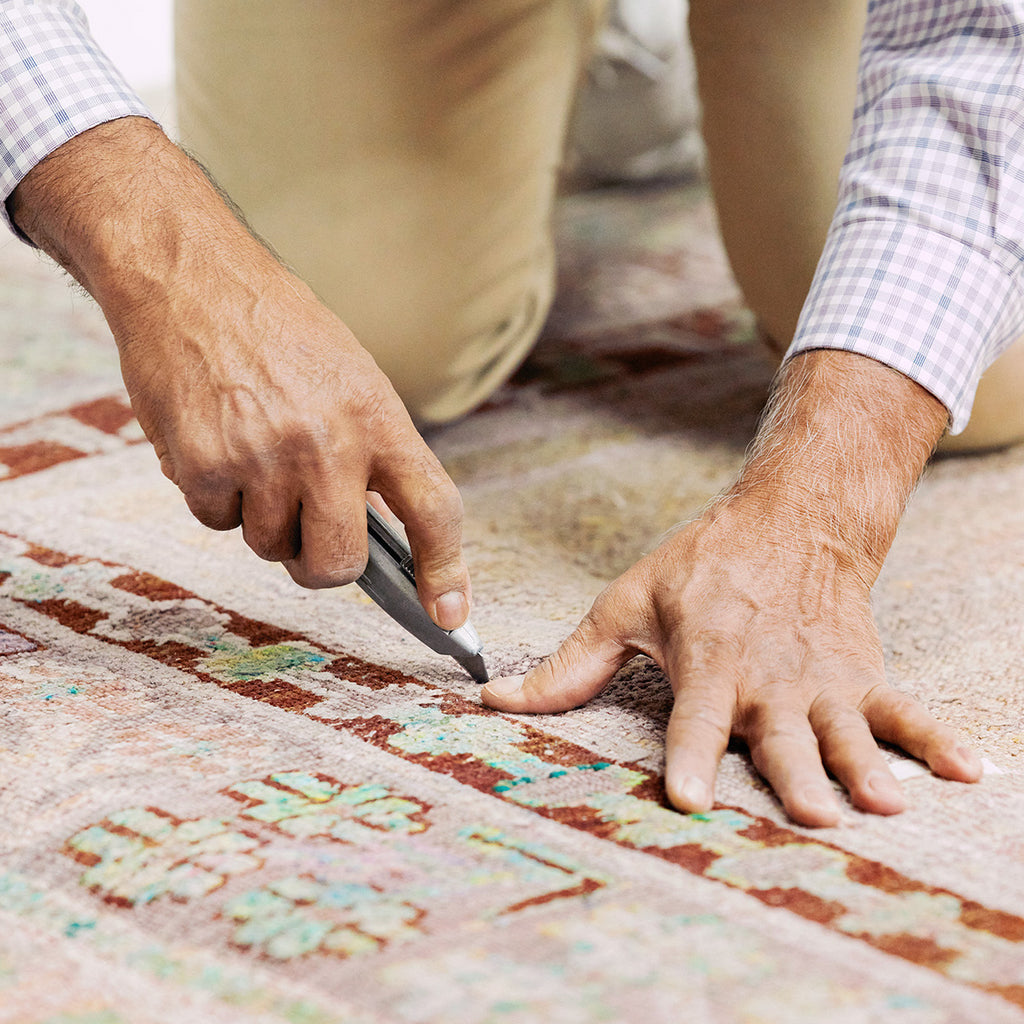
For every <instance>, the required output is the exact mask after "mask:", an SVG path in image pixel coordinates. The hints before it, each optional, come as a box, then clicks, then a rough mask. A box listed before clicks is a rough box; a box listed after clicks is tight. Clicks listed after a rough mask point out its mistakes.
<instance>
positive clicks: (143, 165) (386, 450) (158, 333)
mask: <svg viewBox="0 0 1024 1024" xmlns="http://www.w3.org/2000/svg"><path fill="white" fill-rule="evenodd" d="M10 209H11V211H12V214H13V216H14V218H15V221H16V223H18V225H19V226H20V227H21V228H22V230H23V231H25V233H26V234H27V235H28V236H29V237H30V238H31V239H32V240H33V241H35V242H36V244H37V245H39V246H40V248H42V249H43V250H44V251H46V252H47V253H49V254H50V255H51V256H53V257H54V258H55V259H56V260H58V262H60V263H61V264H62V265H63V266H64V267H65V268H66V269H67V270H68V271H69V272H70V273H71V274H73V275H74V277H75V278H76V279H77V280H78V281H79V282H80V283H81V284H83V285H84V286H85V287H86V289H87V290H88V291H89V292H90V293H91V294H92V295H93V297H94V298H95V299H96V300H97V302H99V304H100V307H101V308H102V309H103V312H104V314H105V316H106V318H107V322H108V323H109V324H110V327H111V330H112V331H113V333H114V338H115V339H116V341H117V344H118V348H119V350H120V353H121V370H122V373H123V376H124V381H125V385H126V386H127V388H128V393H129V395H130V397H131V401H132V407H133V408H134V410H135V413H136V415H137V417H138V419H139V423H140V424H141V425H142V428H143V430H144V431H145V433H146V436H147V437H148V438H149V440H150V441H151V442H152V443H153V446H154V448H155V449H156V452H157V455H158V456H159V458H160V465H161V468H162V469H163V472H164V473H165V474H166V475H167V476H168V477H169V478H170V479H171V480H173V481H174V483H175V484H177V485H178V487H179V488H181V490H182V492H183V493H184V495H185V500H186V501H187V502H188V506H189V508H190V509H191V510H192V512H193V514H194V515H195V516H196V518H197V519H199V521H200V522H202V523H204V524H205V525H207V526H209V527H211V528H213V529H216V530H230V529H233V528H234V527H236V526H239V525H240V526H241V527H242V535H243V537H244V538H245V541H246V543H247V544H248V545H249V546H250V547H251V548H252V549H253V550H254V551H255V552H256V553H257V554H258V555H259V556H260V557H262V558H265V559H269V560H272V561H279V562H282V563H283V564H284V565H285V567H286V568H287V570H288V572H289V573H290V574H291V576H292V578H293V579H294V580H295V581H296V582H297V583H300V584H301V585H303V586H306V587H330V586H338V585H340V584H344V583H350V582H352V581H354V580H355V579H357V578H358V577H359V575H360V574H361V573H362V571H363V568H364V566H365V564H366V557H367V533H366V505H365V503H366V497H367V491H375V492H377V493H379V494H380V495H381V496H382V497H383V498H384V500H385V501H386V502H387V504H388V506H389V507H390V508H391V509H392V510H393V511H394V512H395V513H396V514H397V515H398V517H399V518H400V519H401V520H402V522H403V523H404V524H405V528H406V532H407V534H408V537H409V544H410V546H411V548H412V552H413V559H414V561H415V564H416V579H417V585H418V588H419V596H420V600H421V601H422V603H423V606H424V608H425V609H426V610H427V612H428V614H430V616H431V618H432V619H433V620H434V621H435V622H436V623H437V624H438V625H439V626H441V627H442V628H445V629H454V628H456V627H457V626H460V625H462V624H463V622H465V620H466V618H467V616H468V614H469V601H470V586H469V574H468V572H467V570H466V566H465V564H464V562H463V560H462V553H461V529H462V502H461V499H460V497H459V493H458V491H457V490H456V488H455V485H454V484H453V483H452V481H451V480H450V479H449V478H448V476H447V474H446V473H445V472H444V470H443V469H442V467H441V465H440V463H439V462H438V460H437V459H436V457H435V456H434V455H433V453H432V452H431V451H430V449H429V448H428V447H427V445H426V443H425V442H424V441H423V439H422V438H421V437H420V435H419V433H418V432H417V430H416V428H415V427H414V426H413V423H412V421H411V419H410V417H409V414H408V413H407V412H406V410H405V407H404V406H403V405H402V402H401V400H400V399H399V397H398V395H397V394H396V393H395V390H394V388H392V386H391V384H390V382H389V381H388V380H387V378H386V377H385V376H384V374H383V373H382V372H381V370H380V369H379V368H378V367H377V365H376V363H374V361H373V359H372V358H371V357H370V355H369V353H368V352H367V351H366V350H365V349H363V348H362V346H360V345H359V343H358V342H357V341H356V339H355V338H354V337H353V335H352V333H351V332H350V331H349V330H348V328H347V327H346V326H345V325H344V324H343V323H342V322H341V321H340V320H339V319H338V318H337V317H336V316H335V315H334V314H333V313H331V312H330V311H329V310H327V309H326V308H325V307H324V306H323V305H322V304H321V303H320V302H319V301H318V300H317V299H316V297H315V296H314V295H313V293H312V292H311V291H310V289H309V288H308V287H307V286H306V285H304V284H303V283H302V282H301V281H299V280H298V279H297V278H296V277H295V276H294V275H293V274H291V273H290V272H289V271H288V270H287V269H285V268H284V267H283V266H282V265H281V264H280V263H279V262H278V261H277V260H276V259H275V258H274V257H273V256H272V255H271V254H270V253H269V252H268V251H267V249H266V248H265V247H264V246H263V245H261V244H260V243H259V242H258V241H257V240H256V239H255V238H254V237H253V236H252V235H251V234H250V233H249V232H248V230H247V229H246V228H245V227H244V226H243V225H242V224H241V223H240V222H239V221H238V220H237V219H236V217H235V216H234V214H233V213H232V212H231V211H230V210H229V208H228V207H227V205H226V203H225V202H224V200H223V199H222V198H221V197H220V196H219V195H218V194H217V192H216V190H215V189H214V188H213V187H212V186H211V184H210V183H209V182H208V181H207V179H206V178H205V177H204V176H203V174H202V173H201V171H200V170H199V168H198V167H197V166H196V165H195V164H194V163H193V162H192V161H191V160H189V159H188V158H187V157H186V156H185V154H184V153H182V152H181V151H180V150H179V149H178V148H177V147H176V146H174V144H173V143H171V141H170V140H169V139H168V138H167V137H166V136H165V135H164V134H163V133H162V132H161V131H160V130H159V128H157V126H156V125H154V124H152V123H151V122H149V121H147V120H145V119H142V118H123V119H121V120H118V121H113V122H110V123H108V124H104V125H100V126H98V127H96V128H93V129H90V130H89V131H86V132H84V133H82V134H81V135H78V136H76V137H75V138H74V139H72V140H71V141H70V142H67V143H65V144H64V145H63V146H61V147H59V148H58V149H57V150H55V151H54V152H53V153H52V154H50V156H48V157H47V158H46V159H45V160H43V161H42V162H41V163H40V164H38V165H37V166H36V167H35V168H34V169H33V170H32V171H31V172H29V174H28V176H27V177H26V178H25V179H24V180H23V181H22V183H21V184H20V185H19V186H18V188H17V189H16V190H15V192H14V193H13V195H12V197H11V202H10Z"/></svg>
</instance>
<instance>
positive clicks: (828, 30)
mask: <svg viewBox="0 0 1024 1024" xmlns="http://www.w3.org/2000/svg"><path fill="white" fill-rule="evenodd" d="M605 2H606V0H304V2H302V3H271V2H269V0H177V4H176V25H175V29H176V44H177V58H178V99H179V114H178V116H179V122H180V125H181V131H182V137H183V141H184V143H185V144H186V145H187V146H188V147H189V148H190V149H192V150H193V151H194V152H195V153H196V155H197V156H198V157H199V159H201V160H202V161H203V162H204V163H206V164H207V165H208V166H209V167H210V169H211V171H212V172H213V174H214V175H215V177H217V179H218V180H219V181H220V182H221V183H222V184H223V185H224V187H225V188H226V189H227V191H228V192H229V193H230V194H231V195H232V197H233V198H234V199H235V200H236V201H237V202H238V204H239V205H240V206H241V208H242V209H243V210H244V211H245V213H246V215H247V217H248V218H249V220H250V222H251V223H252V225H253V227H254V228H255V230H256V231H258V232H259V233H260V234H262V235H263V236H264V237H265V238H267V239H268V240H269V241H270V242H271V244H272V245H273V246H274V247H275V248H276V249H277V251H278V252H279V253H280V254H281V256H282V258H283V259H284V260H285V261H286V262H287V263H288V264H289V265H291V266H292V267H294V268H295V270H296V271H297V272H298V273H299V275H300V276H301V277H303V278H304V279H305V280H306V281H308V282H309V283H310V285H311V286H312V287H313V288H314V290H316V291H317V292H318V294H319V295H320V296H321V298H322V299H323V300H324V301H325V302H326V303H327V305H328V306H330V307H331V308H332V309H334V310H335V311H336V312H337V313H338V315H339V316H341V318H342V319H343V320H344V321H345V322H346V323H347V324H348V325H349V327H351V328H352V330H353V331H354V332H355V335H356V337H358V338H359V339H360V341H361V342H362V343H363V345H365V346H366V348H368V349H369V350H370V352H372V353H373V355H374V357H375V358H376V360H377V362H378V363H379V364H380V365H381V367H382V369H383V370H384V371H385V373H387V374H388V376H389V377H390V378H391V380H392V381H393V382H394V384H395V386H396V388H397V389H398V392H399V394H401V396H402V397H403V399H404V400H405V402H406V404H407V405H408V406H409V408H410V411H411V412H412V414H413V415H414V417H416V418H417V420H419V421H420V422H422V423H435V422H442V421H445V420H448V419H452V418H454V417H457V416H459V415H461V414H462V413H464V412H466V411H468V410H469V409H471V408H472V407H473V406H474V405H477V404H478V403H479V402H481V401H483V400H484V399H485V398H486V397H487V396H488V395H489V394H490V393H491V392H492V391H493V390H494V389H495V388H496V387H497V386H498V385H499V384H500V383H501V382H502V381H503V380H504V379H505V378H506V377H507V376H508V374H509V373H511V372H512V370H513V369H514V368H515V367H516V365H517V364H518V363H519V362H520V361H521V359H522V358H523V357H524V356H525V354H526V353H527V352H528V350H529V348H530V347H531V345H532V344H533V342H534V341H535V339H536V336H537V334H538V332H539V330H540V327H541V325H542V323H543V320H544V317H545V314H546V313H547V310H548V307H549V305H550V302H551V299H552V295H553V287H554V251H553V244H552V237H551V212H552V206H553V202H554V198H555V190H556V184H557V179H558V168H559V164H560V161H561V157H562V147H563V143H564V139H565V135H566V131H567V127H568V123H569V118H570V113H571V109H572V104H573V98H574V94H575V90H576V85H577V82H578V81H579V77H580V74H581V72H582V70H583V68H584V67H585V64H586V61H587V58H588V56H589V53H590V51H591V47H592V44H593V41H594V37H595V33H596V30H597V28H598V27H599V24H600V19H601V15H602V10H603V8H604V6H605ZM652 2H655V0H652ZM865 4H866V0H756V2H751V0H691V11H690V35H691V40H692V43H693V47H694V52H695V57H696V61H697V68H698V76H699V86H700V96H701V102H702V104H703V109H704V134H705V140H706V143H707V147H708V161H709V169H710V174H711V180H712V186H713V189H714V192H715V197H716V202H717V205H718V210H719V218H720V222H721V227H722V234H723V238H724V240H725V243H726V248H727V251H728V253H729V258H730V261H731V263H732V266H733V269H734V272H735V274H736V277H737V279H738V281H739V283H740V286H741V287H742V289H743V291H744V294H745V296H746V299H747V301H748V303H749V304H750V306H751V308H752V309H753V310H754V312H755V313H756V314H757V316H758V317H759V319H760V320H761V322H762V324H763V325H764V326H765V328H766V329H767V331H768V332H769V333H770V334H771V335H772V336H773V337H774V338H775V339H776V340H777V341H778V342H780V343H782V344H785V343H788V340H789V338H790V336H791V335H792V331H793V327H794V325H795V323H796V318H797V315H798V313H799V310H800V306H801V304H802V302H803V299H804V296H805V295H806V292H807V288H808V286H809V284H810V279H811V275H812V274H813V271H814V266H815V264H816V262H817V259H818V255H819V252H820V250H821V246H822V243H823V240H824V236H825V231H826V229H827V227H828V223H829V220H830V218H831V216H832V211H833V207H834V205H835V197H836V191H835V190H836V178H837V173H838V167H839V163H840V161H841V159H842V155H843V152H844V151H845V147H846V143H847V137H848V134H849V128H850V120H851V116H852V106H853V95H854V82H855V74H856V58H857V49H858V43H859V38H860V33H861V29H862V25H863V18H864V9H865ZM638 116H642V112H640V113H638ZM1015 352H1016V355H1015ZM1014 358H1015V359H1016V362H1014ZM1002 364H1011V365H1010V369H1011V373H1010V380H1009V384H1010V386H1009V388H1007V387H1006V380H1004V378H1005V376H1006V374H1005V373H1002V371H1001V370H1000V365H1002ZM1014 373H1016V374H1017V377H1016V378H1014V376H1013V374H1014ZM992 379H995V380H996V381H997V383H998V382H999V381H1002V383H1001V384H1000V386H999V388H997V389H996V390H997V391H1000V392H1002V393H1004V396H1003V398H1002V399H1000V401H1001V402H1002V403H1003V405H1002V406H1001V409H1000V410H997V415H996V416H995V417H994V418H990V419H991V420H992V422H991V423H990V424H989V426H988V427H986V430H987V431H988V432H989V434H991V435H992V436H991V437H990V436H988V435H986V436H983V437H981V438H978V439H975V441H974V443H988V442H989V441H990V440H992V438H993V437H994V438H995V439H996V440H999V437H997V436H996V435H999V433H1000V431H1002V432H1003V433H1005V432H1006V428H1007V417H1006V416H1005V415H1003V412H1005V393H1009V394H1010V395H1014V396H1019V395H1020V394H1021V393H1022V391H1021V390H1014V384H1015V382H1016V384H1018V385H1020V386H1022V387H1024V346H1022V345H1021V344H1019V343H1018V345H1017V346H1015V350H1011V352H1010V353H1007V355H1005V356H1004V357H1003V359H1002V360H1000V364H997V366H996V367H994V368H993V370H992V371H990V374H989V375H988V376H987V377H986V381H985V382H983V385H982V394H981V400H980V401H979V406H978V408H979V412H981V411H983V407H984V405H985V390H986V384H987V383H989V382H990V381H991V380H992ZM998 397H999V396H998V395H997V398H998ZM1014 402H1015V405H1016V406H1018V407H1019V406H1024V403H1022V402H1021V401H1020V400H1019V398H1017V397H1015V398H1014ZM997 404H998V403H997ZM977 418H978V417H976V419H977ZM1010 419H1011V420H1013V419H1014V417H1012V416H1011V417H1010ZM1013 426H1014V424H1013V423H1011V427H1013ZM1015 426H1016V429H1017V430H1018V432H1019V433H1020V434H1024V410H1021V409H1018V410H1017V416H1016V418H1015ZM970 429H971V428H968V430H969V431H970ZM993 430H994V431H995V434H992V431H993ZM1011 432H1012V430H1011ZM962 436H966V435H962Z"/></svg>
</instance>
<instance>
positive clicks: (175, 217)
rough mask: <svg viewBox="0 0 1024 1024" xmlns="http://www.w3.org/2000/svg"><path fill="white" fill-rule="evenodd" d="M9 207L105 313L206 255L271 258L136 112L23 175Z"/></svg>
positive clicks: (140, 298) (197, 171)
mask: <svg viewBox="0 0 1024 1024" xmlns="http://www.w3.org/2000/svg"><path fill="white" fill-rule="evenodd" d="M8 209H9V211H10V214H11V216H12V218H13V220H14V222H15V223H16V224H17V225H18V227H19V228H20V229H21V230H22V231H23V232H24V233H25V235H26V236H27V237H28V238H30V239H31V240H32V241H33V242H34V243H35V244H36V245H38V246H39V248H40V249H42V250H43V251H44V252H46V253H47V254H48V255H50V256H51V257H52V258H53V259H55V260H56V261H57V262H58V263H60V265H61V266H63V267H64V268H65V269H66V270H67V271H68V272H69V273H70V274H71V275H72V276H73V277H74V278H75V279H76V280H77V281H78V282H79V283H80V284H81V285H82V286H83V287H84V288H86V289H87V290H88V291H89V293H90V294H91V295H93V297H94V298H95V299H96V300H97V301H98V302H99V303H100V305H101V306H102V307H103V308H104V310H105V311H108V310H109V309H112V308H114V309H116V308H117V307H118V306H119V305H120V303H121V302H126V303H131V304H138V303H139V302H145V301H146V298H147V295H149V294H151V293H153V292H154V290H156V289H163V288H164V287H166V286H167V285H169V284H170V283H171V282H173V281H174V280H175V279H176V278H180V277H181V276H182V275H184V274H192V275H194V274H195V273H196V270H197V266H198V265H199V264H201V263H202V262H203V261H204V260H205V261H209V260H210V259H211V257H215V258H216V259H217V261H218V263H219V264H220V269H221V270H222V271H223V270H225V269H230V259H229V258H230V257H232V256H233V257H234V259H239V258H243V257H244V258H246V259H252V258H260V259H263V258H265V259H269V258H270V257H269V254H267V253H266V252H265V250H263V249H262V247H261V246H259V245H258V244H257V243H256V242H255V241H254V240H253V239H252V238H251V237H250V236H249V235H248V233H247V231H246V230H245V228H244V227H243V226H242V225H241V224H240V223H239V222H238V221H237V220H236V218H235V217H234V215H233V213H232V212H231V210H230V209H229V208H228V206H227V205H226V203H225V202H224V200H223V199H222V198H221V197H220V196H219V195H218V193H217V191H216V189H215V188H214V187H213V186H212V184H211V183H210V182H209V181H208V179H207V178H206V176H205V175H204V173H203V171H202V169H201V168H200V167H199V166H198V165H197V164H195V163H194V162H193V161H192V160H190V159H189V158H188V156H186V154H185V153H183V152H182V151H181V150H180V149H179V148H178V147H177V146H175V145H174V143H172V142H171V141H170V139H168V138H167V136H166V135H165V134H164V133H163V132H162V131H161V130H160V129H159V128H158V127H157V126H156V125H155V124H153V123H152V122H151V121H148V120H146V119H144V118H138V117H129V118H122V119H120V120H117V121H111V122H108V123H106V124H103V125H99V126H98V127H95V128H92V129H90V130H89V131H87V132H84V133H82V134H81V135H78V136H76V137H75V138H74V139H72V140H70V141H69V142H67V143H65V144H64V145H63V146H61V147H60V148H59V149H57V150H55V151H54V152H53V153H51V154H50V155H49V156H48V157H47V158H46V159H45V160H43V161H42V162H41V163H39V164H38V165H37V166H36V167H35V168H34V169H33V170H32V171H30V172H29V174H28V175H27V176H26V177H25V178H24V180H23V181H22V182H21V184H20V185H19V186H18V187H17V188H16V189H15V191H14V192H13V194H12V195H11V197H10V199H9V200H8ZM225 260H228V264H227V266H226V267H225V265H224V261H225ZM112 326H113V325H112Z"/></svg>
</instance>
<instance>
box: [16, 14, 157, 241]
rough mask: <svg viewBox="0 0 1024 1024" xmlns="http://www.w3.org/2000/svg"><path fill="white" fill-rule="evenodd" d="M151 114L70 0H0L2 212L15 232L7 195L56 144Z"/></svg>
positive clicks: (19, 233)
mask: <svg viewBox="0 0 1024 1024" xmlns="http://www.w3.org/2000/svg"><path fill="white" fill-rule="evenodd" d="M130 116H141V117H147V118H150V119H151V120H152V119H153V118H152V115H151V114H150V113H149V111H148V110H147V108H146V106H145V104H144V103H143V102H142V101H141V100H140V99H139V98H138V96H137V95H136V94H135V93H134V91H133V90H132V89H131V88H130V87H129V86H128V84H127V83H126V82H125V80H124V78H123V77H122V76H121V74H120V72H118V70H117V69H116V68H115V67H114V65H113V64H112V63H111V62H110V60H109V58H108V57H107V56H106V54H104V53H103V51H102V50H101V49H100V48H99V46H98V45H97V44H96V41H95V40H94V39H93V38H92V36H91V35H90V33H89V26H88V22H87V21H86V18H85V15H84V14H83V13H82V11H81V9H80V8H79V7H78V5H77V4H76V3H74V2H72V0H35V2H33V0H2V2H0V118H2V124H0V198H2V200H3V203H2V205H0V216H2V217H3V219H4V221H5V222H6V223H7V226H8V227H9V228H11V230H13V231H14V232H15V234H17V235H18V236H19V237H20V238H24V236H23V235H22V234H21V232H19V231H18V229H17V228H16V227H15V225H14V224H13V222H12V221H11V219H10V215H9V213H8V210H7V199H8V198H9V197H10V195H11V193H12V192H13V191H14V190H15V188H16V187H17V186H18V184H19V183H20V182H21V180H22V179H23V178H24V177H25V175H26V174H28V172H29V171H31V170H32V168H33V167H35V166H36V164H38V163H39V162H40V160H42V159H43V158H44V157H46V156H48V155H49V154H50V153H52V152H53V151H54V150H55V149H57V148H58V147H59V146H62V145H63V144H64V143H65V142H67V141H69V140H70V139H72V138H74V137H75V136H76V135H80V134H81V133H82V132H84V131H87V130H88V129H89V128H94V127H95V126H96V125H99V124H104V123H106V122H107V121H113V120H116V119H117V118H121V117H130Z"/></svg>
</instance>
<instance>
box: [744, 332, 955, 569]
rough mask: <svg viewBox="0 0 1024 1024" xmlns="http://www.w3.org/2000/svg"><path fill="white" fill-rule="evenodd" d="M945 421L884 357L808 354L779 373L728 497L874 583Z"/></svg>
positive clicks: (927, 396)
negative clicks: (822, 548)
mask: <svg viewBox="0 0 1024 1024" xmlns="http://www.w3.org/2000/svg"><path fill="white" fill-rule="evenodd" d="M947 420H948V413H947V411H946V409H945V407H944V406H943V405H942V404H941V403H940V402H939V401H938V400H937V399H936V398H935V397H934V396H932V395H931V394H930V393H929V392H927V391H926V390H925V389H924V388H922V387H921V386H920V385H918V384H917V383H915V382H914V381H912V380H910V379H909V378H908V377H906V376H904V375H903V374H901V373H899V372H897V371H895V370H893V369H891V368H890V367H888V366H885V365H884V364H882V363H879V362H877V361H875V360H873V359H869V358H867V357H865V356H861V355H858V354H855V353H851V352H845V351H840V350H818V351H814V352H807V353H804V354H802V355H799V356H797V357H795V358H794V359H792V360H790V361H789V362H788V363H787V364H786V365H785V366H784V367H783V369H782V370H781V371H780V375H779V379H778V381H777V383H776V387H775V390H774V392H773V396H772V399H771V401H770V403H769V406H768V408H767V410H766V412H765V416H764V418H763V421H762V424H761V427H760V429H759V430H758V434H757V437H756V439H755V441H754V444H753V445H752V446H751V450H750V453H749V455H748V458H747V461H746V463H745V465H744V468H743V471H742V473H741V474H740V477H739V479H738V481H737V482H736V484H735V485H734V486H733V488H732V489H731V490H730V491H729V493H728V494H727V496H726V501H727V502H728V503H733V502H737V501H739V502H741V503H743V504H744V505H746V506H747V507H748V508H749V507H750V503H753V507H754V509H755V511H756V513H757V514H758V515H759V516H760V517H761V522H762V523H764V524H765V528H766V529H769V528H771V527H774V528H776V529H782V530H785V531H787V532H788V533H789V535H790V537H792V538H799V539H801V540H803V541H805V542H806V541H810V542H811V543H814V544H816V545H817V546H819V547H824V548H827V549H829V550H831V551H832V552H833V553H834V556H835V558H836V560H837V562H838V563H839V564H840V565H845V566H848V567H849V568H850V569H851V570H852V571H854V572H856V573H857V575H859V576H861V577H863V578H865V579H867V581H868V582H873V581H874V578H875V576H877V574H878V571H879V570H880V568H881V565H882V562H883V560H884V559H885V556H886V554H887V553H888V550H889V547H890V546H891V544H892V541H893V539H894V537H895V534H896V529H897V527H898V525H899V521H900V519H901V517H902V515H903V511H904V509H905V507H906V503H907V500H908V499H909V497H910V495H911V494H912V493H913V490H914V487H915V486H916V483H917V481H918V479H919V477H920V475H921V472H922V470H923V468H924V466H925V464H926V462H927V461H928V458H929V457H930V455H931V453H932V451H933V450H934V447H935V445H936V443H937V442H938V440H939V438H940V437H941V436H942V433H943V431H944V430H945V427H946V424H947Z"/></svg>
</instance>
